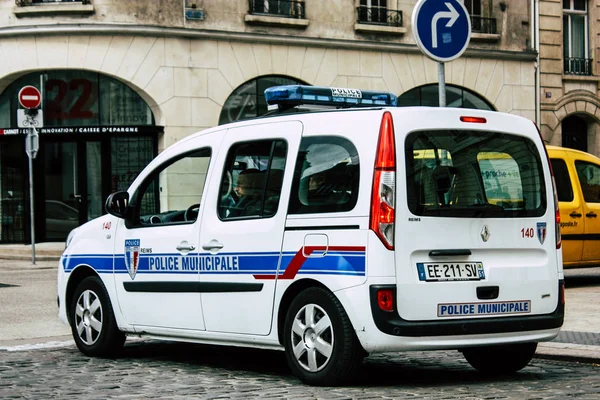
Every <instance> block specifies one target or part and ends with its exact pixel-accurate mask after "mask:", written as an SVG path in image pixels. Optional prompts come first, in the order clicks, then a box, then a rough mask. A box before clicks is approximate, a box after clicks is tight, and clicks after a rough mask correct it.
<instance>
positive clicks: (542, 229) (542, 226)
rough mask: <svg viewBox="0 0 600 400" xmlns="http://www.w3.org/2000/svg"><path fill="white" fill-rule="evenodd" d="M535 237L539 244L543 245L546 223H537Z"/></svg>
mask: <svg viewBox="0 0 600 400" xmlns="http://www.w3.org/2000/svg"><path fill="white" fill-rule="evenodd" d="M537 237H538V239H539V241H540V244H544V240H546V223H545V222H538V223H537Z"/></svg>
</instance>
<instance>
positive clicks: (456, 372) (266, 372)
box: [0, 342, 600, 400]
mask: <svg viewBox="0 0 600 400" xmlns="http://www.w3.org/2000/svg"><path fill="white" fill-rule="evenodd" d="M21 397H23V398H33V399H38V398H61V399H70V398H73V399H74V398H77V399H81V398H85V399H92V398H108V397H111V398H191V397H194V398H206V399H209V398H210V399H216V398H219V399H223V398H234V399H242V398H244V399H246V398H288V399H309V398H319V399H325V398H326V399H329V400H331V399H349V398H352V399H402V398H427V399H500V398H501V399H520V400H521V399H560V400H563V399H565V398H569V397H576V398H578V399H598V398H600V367H598V366H595V365H592V364H577V363H570V362H564V361H562V362H558V361H550V360H541V359H535V360H534V361H533V362H532V363H531V365H530V366H528V367H526V368H525V369H524V370H523V371H522V372H520V373H518V374H517V375H515V376H510V377H500V378H489V377H485V376H482V375H481V374H479V373H477V372H476V371H474V370H473V369H472V368H471V367H470V366H469V365H468V364H467V363H466V362H465V361H464V360H463V358H462V357H461V356H460V354H459V353H458V352H434V353H432V352H427V353H422V352H416V353H408V354H406V353H404V354H397V353H395V354H386V355H379V356H376V357H370V358H369V359H367V362H366V363H365V364H364V366H363V368H362V372H361V377H360V378H359V379H358V380H357V381H356V383H355V385H354V386H351V387H342V388H318V387H308V386H305V385H302V384H301V383H300V382H299V381H298V380H297V379H296V378H294V377H293V376H292V375H291V373H290V371H289V370H288V368H287V366H286V363H285V359H284V356H283V353H280V352H273V351H265V350H248V349H238V348H215V347H208V346H201V345H190V344H187V345H183V344H173V343H166V342H138V343H130V344H128V345H127V346H126V350H125V353H124V355H123V356H122V357H121V358H120V359H117V360H106V359H89V358H86V357H84V356H82V355H81V354H80V353H79V352H78V351H77V350H76V349H75V348H73V347H68V348H62V349H52V350H36V351H25V352H1V351H0V398H3V399H7V398H21Z"/></svg>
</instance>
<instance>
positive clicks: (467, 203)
mask: <svg viewBox="0 0 600 400" xmlns="http://www.w3.org/2000/svg"><path fill="white" fill-rule="evenodd" d="M406 169H407V190H408V205H409V209H410V211H411V212H412V213H413V214H415V215H422V216H440V217H483V218H486V217H487V218H517V217H539V216H541V215H543V214H544V213H545V210H546V192H545V185H544V178H543V169H542V164H541V160H540V157H539V154H538V150H537V148H536V147H535V145H534V143H533V142H532V141H531V140H529V139H527V138H525V137H521V136H515V135H510V134H505V133H498V132H480V131H464V130H443V131H420V132H413V133H411V134H410V135H408V137H407V139H406Z"/></svg>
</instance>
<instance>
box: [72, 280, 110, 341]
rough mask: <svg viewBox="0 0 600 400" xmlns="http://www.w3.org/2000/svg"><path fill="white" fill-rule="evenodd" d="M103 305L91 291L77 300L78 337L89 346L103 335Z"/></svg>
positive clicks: (76, 326)
mask: <svg viewBox="0 0 600 400" xmlns="http://www.w3.org/2000/svg"><path fill="white" fill-rule="evenodd" d="M103 316H104V315H103V312H102V303H100V299H99V298H98V296H97V295H96V293H94V292H93V291H91V290H86V291H84V292H83V293H81V295H80V296H79V298H78V299H77V304H76V306H75V328H76V330H77V336H79V339H81V341H82V342H83V343H85V344H86V345H88V346H91V345H93V344H94V343H96V341H98V338H99V337H100V334H101V333H102V322H103V320H104V319H103Z"/></svg>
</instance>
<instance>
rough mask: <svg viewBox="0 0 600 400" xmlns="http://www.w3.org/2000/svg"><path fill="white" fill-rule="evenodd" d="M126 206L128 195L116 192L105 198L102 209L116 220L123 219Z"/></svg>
mask: <svg viewBox="0 0 600 400" xmlns="http://www.w3.org/2000/svg"><path fill="white" fill-rule="evenodd" d="M128 204H129V193H127V192H116V193H113V194H111V195H110V196H108V197H107V198H106V203H105V204H104V209H105V210H106V212H107V213H109V214H110V215H114V216H115V217H117V218H122V219H125V214H126V212H127V206H128Z"/></svg>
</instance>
